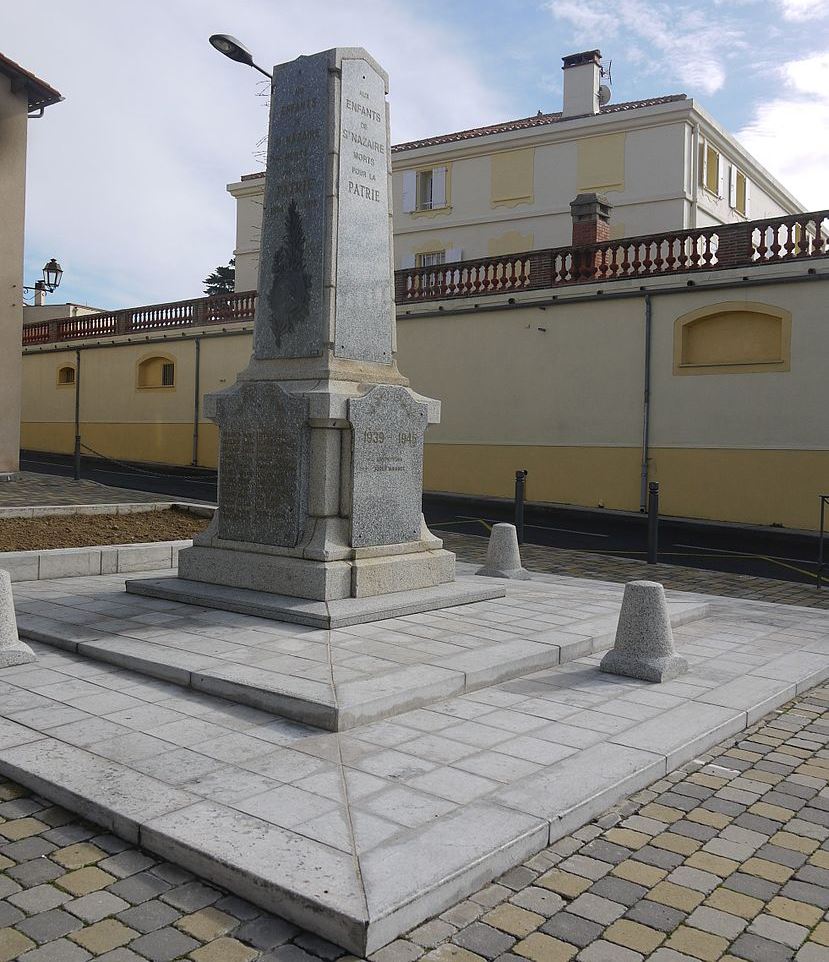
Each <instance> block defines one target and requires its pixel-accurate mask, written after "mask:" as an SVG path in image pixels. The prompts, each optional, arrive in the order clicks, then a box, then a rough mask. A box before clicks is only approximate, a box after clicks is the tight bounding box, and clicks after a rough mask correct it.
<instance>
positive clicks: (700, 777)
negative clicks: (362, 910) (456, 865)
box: [0, 688, 829, 962]
mask: <svg viewBox="0 0 829 962" xmlns="http://www.w3.org/2000/svg"><path fill="white" fill-rule="evenodd" d="M828 743H829V688H817V689H813V690H812V691H810V692H809V693H807V694H805V695H803V696H800V697H798V698H797V699H796V700H795V701H793V702H790V703H789V704H788V705H787V706H785V708H784V709H783V710H782V711H778V712H774V713H773V714H771V715H770V716H767V717H766V718H765V719H763V720H762V721H761V722H759V723H757V724H755V725H753V726H752V727H751V728H750V729H749V730H748V731H747V732H745V733H743V734H741V735H739V736H737V738H732V739H728V740H727V741H726V742H725V743H721V744H720V745H719V746H717V747H716V748H714V749H713V750H712V751H710V752H708V753H706V754H704V755H702V756H700V757H699V758H698V759H695V760H694V761H693V762H691V763H688V764H686V765H685V766H683V768H682V769H680V770H677V771H675V772H673V773H671V774H670V775H668V776H667V777H666V778H663V779H659V780H658V781H656V782H654V783H653V784H651V785H650V786H649V787H648V788H647V789H644V790H642V791H640V792H638V793H637V794H636V795H634V796H633V797H630V798H627V799H625V800H624V801H623V802H621V803H620V804H619V805H618V806H616V807H615V808H614V809H611V810H610V811H608V812H606V813H604V814H603V815H602V816H600V817H599V818H598V820H596V821H594V822H592V823H590V824H588V825H586V826H584V827H582V828H580V829H577V830H576V831H575V832H574V833H572V834H570V835H567V836H564V837H563V838H561V839H558V840H557V841H556V842H554V843H553V845H551V846H550V847H548V848H546V849H544V850H543V851H541V852H539V853H538V854H537V855H534V856H532V857H531V858H529V859H528V860H527V861H525V862H524V863H523V864H522V865H519V866H517V867H516V868H514V869H511V870H509V871H508V872H507V873H505V874H504V875H502V876H500V877H499V878H498V879H496V880H495V882H494V883H492V884H490V885H487V886H485V887H484V888H482V889H480V890H479V891H477V892H474V893H473V894H472V895H470V897H469V898H467V899H465V900H463V901H462V902H459V903H457V904H455V905H453V906H452V907H451V908H449V909H447V910H446V911H445V912H443V913H442V915H441V916H440V917H437V918H434V919H431V920H429V921H428V922H426V923H425V924H423V925H421V926H418V927H417V928H415V929H414V930H412V931H410V932H408V933H407V934H406V935H405V937H403V938H400V939H398V940H396V941H395V942H393V943H391V944H390V945H388V946H386V947H385V948H383V949H380V950H379V951H378V952H377V953H375V954H373V955H372V957H371V959H372V962H417V960H423V962H491V960H495V962H526V960H531V962H547V960H551V962H556V960H570V959H578V960H579V962H601V960H619V962H641V960H644V959H649V960H653V962H689V960H690V962H693V960H699V959H707V960H712V962H713V960H723V962H726V960H731V962H734V960H736V959H742V960H749V962H758V960H764V959H766V960H767V959H773V960H777V962H788V960H794V959H797V960H799V962H823V960H825V959H826V957H827V954H829V925H827V922H826V921H825V919H826V915H827V908H828V907H829V826H827V822H829V815H828V814H827V813H829V749H827V744H828ZM0 818H2V819H3V821H2V823H0V895H2V897H1V898H0V959H2V960H4V962H9V960H11V959H20V960H21V962H89V960H90V959H91V958H98V959H101V960H103V962H143V960H147V959H151V960H168V962H169V960H173V959H184V958H186V959H189V960H193V962H334V960H336V959H338V958H339V959H342V962H352V960H351V959H346V958H345V950H343V949H341V948H339V947H337V946H336V945H333V944H331V943H329V942H326V941H325V940H323V939H320V938H319V937H318V936H316V935H314V934H313V933H311V932H308V931H307V930H302V929H297V927H296V926H294V925H291V924H290V923H289V922H287V921H286V920H284V919H282V918H279V917H276V916H273V915H270V914H268V913H263V912H261V910H259V909H258V908H257V907H256V906H255V905H252V904H251V903H249V902H246V901H245V900H243V899H240V898H238V897H236V896H232V895H229V894H228V893H227V892H225V891H223V890H221V889H219V888H217V887H216V886H214V885H210V884H207V883H205V882H204V881H202V880H199V879H198V878H195V877H193V876H192V875H191V874H190V873H189V872H187V871H185V870H183V869H181V868H180V867H178V866H175V865H173V864H171V863H170V862H167V861H165V860H164V859H163V858H160V857H158V856H155V855H153V854H152V853H150V852H147V851H146V850H142V849H140V848H137V847H136V846H134V845H130V844H129V843H127V842H124V841H123V840H122V839H119V838H117V837H115V836H113V835H111V834H108V833H102V832H101V830H100V828H99V827H97V826H95V825H94V824H92V823H89V822H85V821H81V820H79V819H77V817H75V816H73V815H72V813H70V812H68V811H66V810H65V809H62V808H60V807H58V806H54V805H52V804H51V803H50V802H48V801H47V800H45V799H42V798H40V797H38V796H36V795H32V794H29V793H27V792H26V790H25V789H23V788H22V787H21V786H19V785H17V784H15V783H12V782H8V781H2V782H0ZM585 896H586V897H585ZM93 953H94V955H93Z"/></svg>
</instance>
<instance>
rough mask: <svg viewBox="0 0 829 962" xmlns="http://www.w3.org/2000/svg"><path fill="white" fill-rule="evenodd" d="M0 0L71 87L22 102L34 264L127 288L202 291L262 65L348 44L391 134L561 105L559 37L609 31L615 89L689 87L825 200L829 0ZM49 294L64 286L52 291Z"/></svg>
mask: <svg viewBox="0 0 829 962" xmlns="http://www.w3.org/2000/svg"><path fill="white" fill-rule="evenodd" d="M35 20H36V28H33V14H32V8H31V7H30V5H29V4H22V3H12V2H10V0H4V2H3V3H0V38H2V39H0V49H2V51H3V53H5V54H6V56H9V57H11V58H12V59H13V60H17V61H18V62H20V63H22V64H23V65H24V66H26V67H27V68H29V69H31V70H32V71H34V72H35V73H37V74H38V75H39V76H41V77H43V78H44V79H45V80H47V81H49V82H50V83H51V84H53V85H54V86H56V87H57V88H58V89H59V90H60V91H61V92H62V93H63V94H64V95H65V96H66V101H65V102H64V103H62V104H59V105H57V106H55V107H52V108H50V109H49V110H47V112H46V116H45V117H44V118H43V119H42V120H34V121H31V122H30V124H29V132H30V144H29V167H28V185H27V235H26V244H27V252H26V283H29V284H30V283H32V282H33V281H34V280H36V279H37V278H38V277H39V275H40V268H41V267H42V265H43V263H44V262H45V261H46V260H47V259H48V258H49V257H52V256H56V257H57V258H58V259H59V260H60V261H61V263H62V265H63V267H64V270H65V275H64V281H63V284H62V285H61V288H60V293H59V295H57V298H58V299H59V300H62V301H63V300H69V301H75V302H80V303H90V304H93V305H96V306H100V307H127V306H132V305H137V304H147V303H153V302H158V301H165V300H177V299H180V298H185V297H194V296H199V295H200V294H201V286H202V285H201V280H202V278H203V277H204V276H205V275H206V274H208V273H209V272H210V271H211V270H212V269H213V268H214V267H215V266H216V265H217V264H219V263H225V262H226V261H227V259H228V258H229V256H230V254H231V253H232V249H233V244H234V233H235V224H234V217H235V210H234V203H233V200H232V198H231V197H230V196H229V195H228V194H227V193H226V191H225V185H226V184H227V183H229V182H231V181H234V180H237V179H238V177H239V175H240V174H242V173H245V172H248V171H251V170H255V169H257V167H258V164H257V161H256V157H255V154H256V150H257V141H258V140H259V139H260V138H261V137H262V136H263V134H264V132H265V126H266V110H265V106H264V99H263V98H262V97H261V96H260V95H259V94H260V93H261V87H260V85H259V83H258V80H257V78H258V77H259V75H257V74H255V73H254V72H253V71H250V70H248V69H246V68H244V67H242V66H239V65H236V64H232V63H231V62H230V61H228V60H225V59H223V58H221V57H220V56H219V55H218V54H216V53H215V52H214V51H213V50H212V48H211V47H210V46H209V45H208V44H207V37H208V35H209V34H211V33H215V32H229V33H232V34H234V35H235V36H238V37H239V38H240V39H241V40H243V41H245V42H246V43H247V44H248V45H249V46H250V47H251V48H252V50H253V51H254V53H255V55H256V57H257V59H258V60H259V61H260V62H261V63H262V64H264V65H266V66H269V65H270V64H273V63H277V62H280V61H283V60H289V59H292V58H293V57H295V56H297V55H299V54H300V53H311V52H314V51H316V50H322V49H325V48H327V47H330V46H334V45H337V44H339V45H359V46H364V47H366V48H367V49H368V50H369V51H370V52H371V53H372V54H373V55H374V56H375V57H376V58H377V59H378V60H379V61H380V62H381V63H382V64H383V65H384V66H385V67H386V69H387V70H388V71H389V73H390V76H391V96H390V100H391V109H392V127H393V139H394V140H395V141H402V140H408V139H412V138H415V137H420V136H427V135H429V134H435V133H442V132H446V131H449V130H457V129H461V128H464V127H471V126H475V125H477V124H481V123H487V122H492V121H497V120H504V119H507V118H509V117H519V116H526V115H528V114H533V113H535V112H536V111H537V110H539V109H540V110H545V111H547V110H557V109H559V108H560V105H561V57H562V56H563V55H565V54H568V53H573V52H576V51H579V50H584V49H589V48H592V47H600V48H601V50H602V52H603V54H604V57H605V59H606V60H611V59H612V61H613V81H614V83H613V98H614V100H615V101H617V102H618V101H622V100H635V99H639V98H644V97H649V96H658V95H661V94H666V93H677V92H684V93H687V94H688V95H689V96H692V97H694V98H695V99H696V100H698V101H699V102H700V103H701V104H702V105H703V106H704V107H705V108H706V109H707V110H708V111H709V112H710V113H711V114H713V115H714V117H715V118H716V119H717V120H718V121H719V122H720V123H722V124H723V125H724V126H725V127H727V128H728V129H729V130H731V131H732V132H733V133H735V134H737V136H738V137H740V139H741V140H742V141H743V142H744V143H745V144H746V146H747V147H748V148H749V149H750V150H751V151H752V152H753V153H754V154H755V155H756V156H757V157H758V159H759V160H760V161H761V162H762V163H763V164H764V165H765V166H766V167H767V168H768V169H769V170H770V171H771V172H772V173H774V174H775V175H776V176H778V177H779V178H780V179H781V180H782V181H783V183H784V184H785V185H786V186H787V187H788V188H789V189H790V190H791V191H792V192H793V193H794V194H795V196H797V197H799V198H800V199H801V200H802V201H803V203H804V204H806V206H807V207H809V208H810V209H816V208H821V207H829V190H827V189H826V188H825V187H824V182H825V178H826V170H827V169H829V0H728V2H724V0H696V2H686V0H674V2H667V0H664V2H663V0H547V2H537V0H453V2H452V3H447V2H446V0H442V2H438V0H420V2H418V0H406V2H404V0H360V3H348V2H343V0H339V2H336V0H235V2H233V3H229V2H227V0H118V2H112V0H41V2H40V3H38V4H37V16H36V18H35ZM53 300H54V298H53Z"/></svg>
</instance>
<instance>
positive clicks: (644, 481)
mask: <svg viewBox="0 0 829 962" xmlns="http://www.w3.org/2000/svg"><path fill="white" fill-rule="evenodd" d="M652 327H653V313H652V310H651V296H650V294H645V390H644V397H643V400H642V466H641V469H640V481H639V510H640V511H642V512H644V510H645V507H646V501H647V494H648V463H649V461H650V430H651V339H652V336H651V329H652Z"/></svg>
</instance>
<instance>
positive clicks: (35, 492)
mask: <svg viewBox="0 0 829 962" xmlns="http://www.w3.org/2000/svg"><path fill="white" fill-rule="evenodd" d="M189 500H192V499H190V498H171V497H168V496H167V495H163V494H157V493H155V492H153V491H130V490H129V489H127V488H110V487H108V486H107V485H105V484H98V482H97V481H73V480H71V479H70V478H62V477H59V476H58V475H55V474H35V473H34V472H33V471H21V472H20V474H18V475H17V476H16V477H15V478H13V479H12V480H11V481H0V508H19V507H23V506H28V505H32V504H111V503H117V504H134V503H136V502H138V501H189Z"/></svg>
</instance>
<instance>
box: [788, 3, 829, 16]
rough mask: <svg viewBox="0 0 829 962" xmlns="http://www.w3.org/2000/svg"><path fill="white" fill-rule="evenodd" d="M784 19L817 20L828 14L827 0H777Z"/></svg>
mask: <svg viewBox="0 0 829 962" xmlns="http://www.w3.org/2000/svg"><path fill="white" fill-rule="evenodd" d="M779 2H780V8H781V10H782V11H783V16H784V17H785V18H786V20H794V21H802V20H817V19H818V18H820V17H825V16H827V15H829V0H779Z"/></svg>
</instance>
